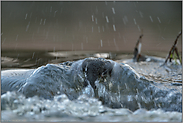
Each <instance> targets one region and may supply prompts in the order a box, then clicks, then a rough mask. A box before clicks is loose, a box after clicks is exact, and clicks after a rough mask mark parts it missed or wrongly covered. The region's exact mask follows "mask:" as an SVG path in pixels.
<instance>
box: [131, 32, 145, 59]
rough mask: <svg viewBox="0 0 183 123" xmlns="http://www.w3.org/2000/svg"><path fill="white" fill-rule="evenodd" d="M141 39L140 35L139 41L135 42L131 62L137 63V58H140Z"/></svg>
mask: <svg viewBox="0 0 183 123" xmlns="http://www.w3.org/2000/svg"><path fill="white" fill-rule="evenodd" d="M142 37H143V34H141V35H140V36H139V39H138V40H137V43H136V45H135V48H134V52H133V54H134V57H133V61H134V62H138V61H139V58H140V57H141V46H142V44H141V43H142Z"/></svg>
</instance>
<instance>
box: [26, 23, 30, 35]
mask: <svg viewBox="0 0 183 123" xmlns="http://www.w3.org/2000/svg"><path fill="white" fill-rule="evenodd" d="M29 25H30V21H29V23H28V25H27V27H26V30H25V31H26V32H27V31H28V29H29Z"/></svg>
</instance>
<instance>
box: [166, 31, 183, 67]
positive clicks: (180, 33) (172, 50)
mask: <svg viewBox="0 0 183 123" xmlns="http://www.w3.org/2000/svg"><path fill="white" fill-rule="evenodd" d="M181 35H182V30H181V31H180V32H179V34H178V35H177V38H176V39H175V41H174V44H173V46H172V47H171V49H170V51H169V54H168V57H167V58H166V60H165V62H164V64H163V65H165V64H166V63H167V61H168V59H169V60H170V62H171V59H172V58H171V57H170V56H171V54H172V55H173V53H174V51H175V53H176V55H177V57H178V59H179V60H180V63H181V64H182V61H181V59H180V57H179V53H178V50H177V47H176V45H177V41H178V39H179V37H180V36H181Z"/></svg>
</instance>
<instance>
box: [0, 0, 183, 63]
mask: <svg viewBox="0 0 183 123" xmlns="http://www.w3.org/2000/svg"><path fill="white" fill-rule="evenodd" d="M1 7H2V9H1V50H2V56H3V57H14V58H18V57H20V56H21V54H23V53H24V54H25V52H29V53H30V55H27V54H26V55H24V57H30V58H31V59H33V58H35V57H36V55H37V54H39V53H38V51H39V52H43V53H46V52H57V51H73V52H78V51H80V52H86V51H87V52H89V51H95V52H96V51H97V52H116V53H117V52H120V53H133V50H134V47H135V44H136V42H137V40H138V38H139V36H140V35H141V34H142V33H143V35H144V36H143V38H142V53H144V54H148V53H154V54H155V55H158V54H159V53H161V52H164V53H166V54H168V51H169V50H170V48H171V46H172V44H173V43H174V41H175V38H176V37H177V35H178V33H179V32H180V31H181V29H182V1H175V2H174V1H173V2H171V1H168V2H159V1H156V2H131V1H130V2H124V1H116V2H115V1H111V2H110V1H107V2H105V1H102V2H97V1H93V2H84V1H80V2H74V1H72V2H63V1H62V2H59V1H56V2H51V1H50V2H49V1H41V2H37V1H33V2H32V1H28V2H27V1H26V2H23V1H22V2H21V1H19V2H10V1H2V2H1ZM177 46H178V50H179V51H180V52H181V51H182V36H181V37H180V39H179V41H178V44H177ZM22 57H23V56H22ZM37 57H38V56H37ZM164 57H166V55H165V56H164Z"/></svg>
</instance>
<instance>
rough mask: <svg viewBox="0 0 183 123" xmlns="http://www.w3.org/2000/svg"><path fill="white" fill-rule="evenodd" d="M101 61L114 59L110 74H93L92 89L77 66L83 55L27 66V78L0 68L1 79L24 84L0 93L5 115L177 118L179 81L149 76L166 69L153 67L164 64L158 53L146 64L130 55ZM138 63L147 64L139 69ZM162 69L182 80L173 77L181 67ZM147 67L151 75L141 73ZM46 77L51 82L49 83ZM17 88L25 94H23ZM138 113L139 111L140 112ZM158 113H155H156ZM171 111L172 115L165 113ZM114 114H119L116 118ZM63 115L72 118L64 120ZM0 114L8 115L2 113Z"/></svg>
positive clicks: (57, 119)
mask: <svg viewBox="0 0 183 123" xmlns="http://www.w3.org/2000/svg"><path fill="white" fill-rule="evenodd" d="M156 59H157V58H156ZM100 60H101V59H100ZM102 61H104V62H105V61H110V62H111V63H112V64H113V71H112V73H111V77H110V76H106V78H100V77H99V78H98V79H96V81H95V84H96V89H93V88H92V87H91V85H90V84H89V85H88V86H86V87H83V83H84V81H85V79H84V78H86V74H85V73H83V72H82V69H81V68H82V67H81V65H82V63H83V60H79V61H76V62H65V63H61V64H57V65H53V64H52V65H51V64H47V65H46V66H42V67H40V68H38V69H36V70H27V72H26V74H25V72H24V73H23V75H24V77H25V78H26V76H27V77H28V76H30V75H31V74H32V75H31V77H29V78H28V79H27V80H26V81H25V80H24V79H22V75H21V73H20V74H19V75H15V74H12V75H9V74H6V73H5V72H4V74H3V73H2V76H3V75H4V76H7V75H8V76H9V77H8V78H6V77H3V78H1V81H2V80H3V81H4V82H6V81H7V80H10V78H18V79H19V80H20V77H21V83H23V84H24V85H23V86H22V85H20V86H22V87H23V88H20V87H18V88H14V89H17V90H18V91H19V93H14V92H10V93H9V92H8V93H6V94H4V95H2V97H1V100H2V109H3V112H5V114H6V113H7V112H9V113H10V112H11V113H10V114H9V115H10V116H11V117H12V119H16V118H22V119H24V120H33V119H34V120H36V121H37V120H47V119H50V120H56V121H59V120H60V121H62V120H64V121H72V120H76V121H111V120H110V119H111V118H110V117H113V118H114V120H113V121H120V120H125V121H181V120H182V118H181V114H182V113H181V112H182V86H181V85H179V84H178V83H177V82H173V81H171V82H166V83H165V82H164V80H165V79H166V80H168V78H163V76H162V80H161V81H157V80H156V79H154V78H156V77H157V76H156V75H159V74H164V75H165V74H167V72H166V69H165V68H164V67H162V68H156V67H154V65H160V64H161V63H163V61H164V60H163V59H162V58H159V59H158V60H157V61H158V62H147V63H146V62H145V63H143V62H142V63H133V62H130V60H123V61H121V62H120V61H117V62H118V63H117V62H114V61H112V60H106V59H102ZM122 62H123V63H122ZM124 62H128V63H129V64H131V67H133V68H134V69H135V70H138V69H141V71H139V70H138V73H137V72H136V71H135V70H134V69H132V68H131V67H129V66H128V65H127V64H124ZM137 66H138V67H137ZM143 66H146V68H145V69H144V68H143ZM166 68H167V69H169V70H171V71H169V73H168V74H169V78H173V79H176V80H179V81H180V80H181V78H178V75H180V74H182V72H181V70H182V67H181V66H179V65H178V66H177V65H174V64H169V66H166ZM143 69H144V70H146V71H143ZM150 69H151V74H150V75H151V76H149V77H150V78H145V77H144V76H142V75H143V74H144V73H148V70H150ZM158 69H159V72H158V73H157V71H156V73H155V72H154V73H153V70H158ZM14 73H16V72H14ZM52 75H54V76H52ZM144 75H145V74H144ZM43 76H44V77H43ZM152 76H154V78H153V77H152ZM165 76H166V75H165ZM175 76H176V77H175ZM37 79H38V80H39V81H38V80H37ZM163 79H164V80H163ZM60 80H61V81H60ZM73 80H74V81H73ZM152 80H153V81H152ZM3 81H2V82H3ZM11 81H12V80H11ZM25 82H26V83H27V84H25ZM50 82H51V83H52V86H48V85H49V83H50ZM176 83H177V84H176ZM15 85H16V84H15ZM58 85H59V86H58ZM177 85H178V86H177ZM56 87H57V89H58V90H56ZM58 87H60V88H58ZM5 88H6V86H4V87H3V89H5ZM7 88H8V86H7ZM36 88H37V89H38V91H36ZM51 88H54V89H51ZM50 92H51V93H50ZM21 93H23V94H24V95H25V96H26V97H28V98H25V96H23V95H21ZM34 95H39V97H32V96H34ZM54 95H55V96H54ZM30 97H31V98H30ZM40 97H43V98H40ZM47 103H48V104H47ZM43 109H44V110H43ZM8 110H9V111H8ZM165 111H166V112H165ZM179 112H180V113H179ZM60 113H61V114H60ZM142 113H143V116H141V115H142ZM144 113H145V114H146V115H144ZM171 113H173V114H176V115H172V114H171ZM157 114H160V115H158V116H157ZM170 114H171V117H167V116H168V115H170ZM29 115H31V117H29ZM119 115H120V116H123V117H119ZM38 116H39V117H40V116H41V118H42V119H37V118H38ZM109 116H110V117H109ZM135 116H137V117H138V118H136V117H135ZM28 117H29V118H28ZM36 117H37V118H36ZM67 117H72V118H71V119H70V118H69V120H68V119H67ZM107 117H108V118H107ZM155 117H156V118H155ZM3 119H4V120H7V119H6V116H5V115H4V117H3ZM66 119H67V120H66Z"/></svg>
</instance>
